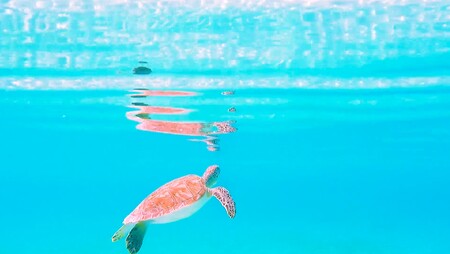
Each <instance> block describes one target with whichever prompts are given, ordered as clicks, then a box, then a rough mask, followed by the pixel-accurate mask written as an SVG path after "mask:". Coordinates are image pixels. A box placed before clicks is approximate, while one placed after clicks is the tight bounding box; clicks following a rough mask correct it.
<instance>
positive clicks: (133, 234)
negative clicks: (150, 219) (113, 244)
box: [126, 221, 147, 254]
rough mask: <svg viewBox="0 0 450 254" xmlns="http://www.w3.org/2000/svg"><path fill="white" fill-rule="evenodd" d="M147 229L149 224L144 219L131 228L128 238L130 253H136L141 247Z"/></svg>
mask: <svg viewBox="0 0 450 254" xmlns="http://www.w3.org/2000/svg"><path fill="white" fill-rule="evenodd" d="M146 231H147V225H146V224H145V222H142V221H141V222H139V223H137V224H136V225H135V226H134V227H133V229H131V231H130V233H129V234H128V236H127V240H126V244H127V249H128V252H130V254H136V253H138V251H139V250H140V249H141V246H142V242H143V240H144V236H145V232H146Z"/></svg>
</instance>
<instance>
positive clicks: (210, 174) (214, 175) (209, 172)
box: [202, 165, 220, 187]
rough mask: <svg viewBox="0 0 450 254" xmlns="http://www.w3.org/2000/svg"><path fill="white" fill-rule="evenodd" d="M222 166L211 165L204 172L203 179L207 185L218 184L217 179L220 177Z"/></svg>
mask: <svg viewBox="0 0 450 254" xmlns="http://www.w3.org/2000/svg"><path fill="white" fill-rule="evenodd" d="M219 174H220V168H219V166H217V165H212V166H209V167H208V168H207V169H206V171H205V173H204V174H203V177H202V178H203V180H204V181H205V184H206V186H207V187H212V186H213V185H214V184H216V182H217V179H218V178H219Z"/></svg>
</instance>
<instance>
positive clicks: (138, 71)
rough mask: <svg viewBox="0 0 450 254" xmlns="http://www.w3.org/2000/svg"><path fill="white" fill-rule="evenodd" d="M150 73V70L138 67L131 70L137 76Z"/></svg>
mask: <svg viewBox="0 0 450 254" xmlns="http://www.w3.org/2000/svg"><path fill="white" fill-rule="evenodd" d="M150 73H152V69H150V68H147V67H144V66H139V67H136V68H134V69H133V74H138V75H146V74H150Z"/></svg>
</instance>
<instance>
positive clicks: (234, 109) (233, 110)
mask: <svg viewBox="0 0 450 254" xmlns="http://www.w3.org/2000/svg"><path fill="white" fill-rule="evenodd" d="M228 112H236V108H235V107H232V108H229V109H228Z"/></svg>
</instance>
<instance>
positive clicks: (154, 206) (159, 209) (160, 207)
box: [123, 175, 206, 224]
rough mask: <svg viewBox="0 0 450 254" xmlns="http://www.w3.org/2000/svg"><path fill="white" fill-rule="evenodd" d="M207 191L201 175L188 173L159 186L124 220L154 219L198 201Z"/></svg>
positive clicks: (126, 221)
mask: <svg viewBox="0 0 450 254" xmlns="http://www.w3.org/2000/svg"><path fill="white" fill-rule="evenodd" d="M205 192H206V185H205V182H204V180H203V178H201V177H200V176H197V175H187V176H184V177H181V178H178V179H175V180H173V181H171V182H169V183H166V184H165V185H163V186H161V187H159V188H158V189H157V190H155V191H154V192H153V193H151V194H150V195H149V196H147V197H146V198H145V199H144V200H143V201H142V202H141V203H140V204H139V205H138V206H137V207H136V208H135V209H134V210H133V211H132V212H131V213H130V214H129V215H128V216H127V217H126V218H125V220H124V221H123V223H124V224H128V223H136V222H139V221H145V220H152V219H155V218H158V217H160V216H163V215H168V214H170V213H172V212H174V211H176V210H178V209H181V208H183V207H186V206H189V205H191V204H193V203H195V202H196V201H198V200H199V199H200V198H201V197H202V196H203V195H204V194H205Z"/></svg>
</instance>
